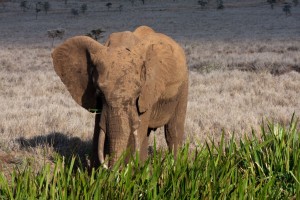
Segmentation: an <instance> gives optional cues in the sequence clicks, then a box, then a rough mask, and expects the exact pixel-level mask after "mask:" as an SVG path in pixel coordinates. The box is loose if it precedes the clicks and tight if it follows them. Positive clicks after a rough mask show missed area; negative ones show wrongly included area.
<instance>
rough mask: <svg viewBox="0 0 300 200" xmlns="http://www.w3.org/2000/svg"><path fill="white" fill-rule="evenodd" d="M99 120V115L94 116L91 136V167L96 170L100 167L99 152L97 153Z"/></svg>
mask: <svg viewBox="0 0 300 200" xmlns="http://www.w3.org/2000/svg"><path fill="white" fill-rule="evenodd" d="M100 119H101V115H100V114H96V117H95V127H94V135H93V149H92V155H91V167H95V168H98V167H99V166H100V160H99V151H98V145H99V138H100Z"/></svg>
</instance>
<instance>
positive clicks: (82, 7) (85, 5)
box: [80, 3, 87, 14]
mask: <svg viewBox="0 0 300 200" xmlns="http://www.w3.org/2000/svg"><path fill="white" fill-rule="evenodd" d="M80 10H81V12H82V13H83V14H84V13H85V12H86V10H87V4H86V3H84V4H82V5H81V7H80Z"/></svg>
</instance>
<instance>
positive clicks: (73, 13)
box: [71, 8, 79, 16]
mask: <svg viewBox="0 0 300 200" xmlns="http://www.w3.org/2000/svg"><path fill="white" fill-rule="evenodd" d="M71 13H72V15H74V16H78V15H79V11H78V10H77V9H75V8H72V9H71Z"/></svg>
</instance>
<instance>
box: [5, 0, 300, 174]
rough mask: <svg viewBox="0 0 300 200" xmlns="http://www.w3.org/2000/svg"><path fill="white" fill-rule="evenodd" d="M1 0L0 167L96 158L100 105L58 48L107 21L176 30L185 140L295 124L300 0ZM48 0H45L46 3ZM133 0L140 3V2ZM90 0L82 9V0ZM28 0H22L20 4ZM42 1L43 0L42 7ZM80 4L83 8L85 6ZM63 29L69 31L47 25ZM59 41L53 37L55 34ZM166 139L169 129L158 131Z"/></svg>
mask: <svg viewBox="0 0 300 200" xmlns="http://www.w3.org/2000/svg"><path fill="white" fill-rule="evenodd" d="M22 2H23V1H19V0H1V1H0V171H2V172H4V173H5V174H9V172H10V171H11V170H12V168H14V167H17V168H20V169H21V168H22V166H24V165H25V163H28V162H31V163H32V166H33V167H35V168H36V169H39V168H40V167H41V166H42V165H44V164H45V163H50V165H52V164H53V159H54V157H55V155H56V154H59V155H62V156H65V157H70V155H72V154H75V155H79V156H80V157H81V158H83V160H85V161H84V162H86V163H85V164H86V165H88V161H89V158H88V156H87V155H88V154H89V153H90V151H91V144H92V143H91V139H92V133H93V126H94V114H91V113H89V112H87V111H86V110H84V109H83V108H81V107H80V106H78V105H77V104H76V103H75V102H74V101H73V99H72V98H71V96H70V94H69V93H68V91H67V90H66V88H65V87H64V85H63V83H62V82H61V81H60V79H59V77H58V76H57V75H56V74H55V72H54V69H53V66H52V59H51V51H52V50H53V48H55V46H57V45H58V44H60V43H61V42H62V41H64V40H65V39H67V38H69V37H72V36H75V35H86V34H87V33H90V32H91V30H95V29H101V30H103V31H105V32H103V33H102V36H103V37H102V38H100V39H99V41H100V42H101V43H104V41H105V40H106V39H107V37H108V35H109V34H110V33H112V32H118V31H124V30H130V31H133V30H134V29H135V28H136V27H137V26H139V25H147V26H150V27H152V28H153V29H154V30H156V31H157V32H161V33H164V34H166V35H169V36H171V37H172V38H173V39H175V40H176V41H177V42H178V43H179V44H180V45H181V46H182V47H183V48H184V50H185V52H186V55H187V62H188V66H189V69H190V88H189V102H188V111H187V118H186V128H185V133H186V140H187V141H190V148H191V149H193V148H195V147H197V146H198V145H199V144H202V143H204V142H205V140H207V139H209V138H214V140H215V141H219V140H220V138H221V134H222V133H224V136H225V139H228V138H230V137H231V136H232V134H233V133H234V134H235V137H236V138H237V139H239V138H242V137H244V135H245V134H249V135H250V133H251V131H252V130H256V131H258V132H259V130H260V126H261V124H262V121H267V120H269V121H273V122H275V123H280V124H283V125H287V124H289V121H290V120H291V117H292V115H293V113H295V114H296V116H298V115H299V113H300V73H299V72H300V23H299V22H300V5H294V3H295V2H296V1H290V2H289V3H290V5H291V7H290V11H291V12H290V14H289V13H285V12H284V11H283V6H284V4H283V1H279V2H277V3H274V5H273V9H272V8H271V5H270V4H269V3H268V2H267V1H265V0H224V1H223V6H224V8H223V9H217V7H218V6H219V5H218V3H217V1H214V0H210V1H208V4H207V5H205V6H204V7H202V6H201V5H199V2H198V1H195V0H175V1H173V0H165V1H163V0H145V4H143V3H142V1H138V0H136V1H118V0H112V1H110V2H111V6H110V7H109V8H108V6H107V3H108V2H109V1H95V0H67V1H62V0H52V1H49V2H48V3H49V4H50V6H49V10H48V12H47V13H46V12H45V11H44V10H43V7H41V10H40V11H39V12H37V10H36V8H39V6H41V5H42V4H37V2H38V1H35V0H27V1H26V3H25V4H26V5H25V6H24V3H22ZM45 2H46V1H42V3H45ZM132 3H133V4H132ZM83 4H86V5H87V9H86V11H85V12H84V13H83V10H82V5H83ZM295 4H296V3H295ZM21 5H23V6H21ZM37 5H38V7H37ZM76 11H77V12H76ZM56 29H63V30H64V31H65V34H64V36H63V39H59V38H55V39H54V42H53V41H52V39H51V38H49V37H48V35H47V31H48V30H56ZM52 42H53V44H52ZM154 137H155V138H156V141H157V146H158V148H165V147H166V144H165V139H164V135H163V132H162V131H161V130H157V131H156V132H155V134H152V135H151V145H153V140H154V139H153V138H154Z"/></svg>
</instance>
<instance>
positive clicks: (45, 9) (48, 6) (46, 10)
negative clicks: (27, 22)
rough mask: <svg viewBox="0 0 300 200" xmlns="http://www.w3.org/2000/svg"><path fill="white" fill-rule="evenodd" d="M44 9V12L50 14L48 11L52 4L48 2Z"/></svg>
mask: <svg viewBox="0 0 300 200" xmlns="http://www.w3.org/2000/svg"><path fill="white" fill-rule="evenodd" d="M43 8H44V11H45V12H46V14H48V11H49V10H50V3H49V2H48V1H46V2H45V3H44V4H43Z"/></svg>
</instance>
